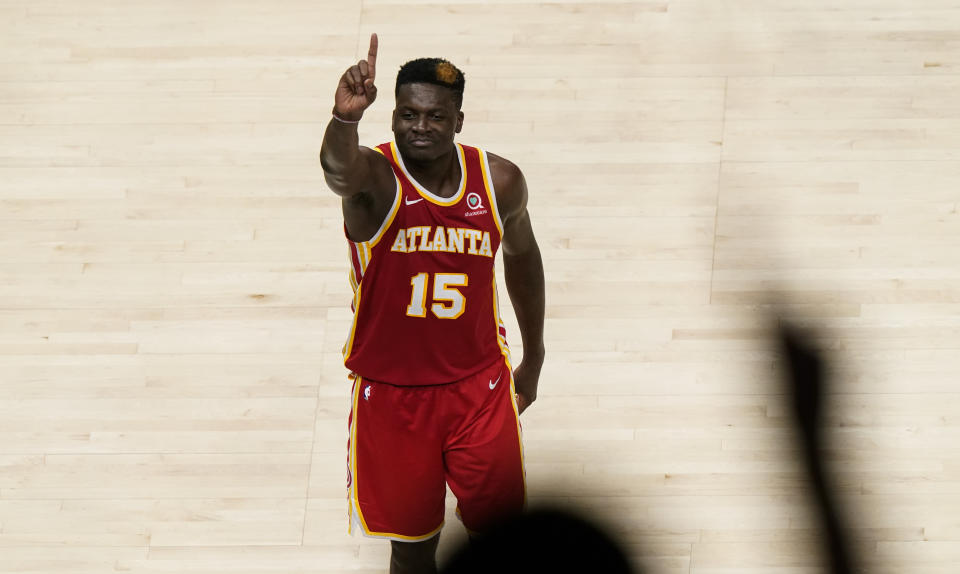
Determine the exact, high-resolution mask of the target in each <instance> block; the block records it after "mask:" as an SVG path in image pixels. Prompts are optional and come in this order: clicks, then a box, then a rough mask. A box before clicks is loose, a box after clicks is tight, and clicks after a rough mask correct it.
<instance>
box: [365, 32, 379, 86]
mask: <svg viewBox="0 0 960 574" xmlns="http://www.w3.org/2000/svg"><path fill="white" fill-rule="evenodd" d="M378 44H379V41H378V40H377V35H376V33H373V34H370V50H369V51H368V52H367V66H369V68H370V79H373V78H375V77H376V76H377V46H378Z"/></svg>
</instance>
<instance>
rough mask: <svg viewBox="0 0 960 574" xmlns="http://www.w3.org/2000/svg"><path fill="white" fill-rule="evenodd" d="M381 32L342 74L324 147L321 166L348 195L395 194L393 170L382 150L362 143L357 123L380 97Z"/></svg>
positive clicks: (343, 194)
mask: <svg viewBox="0 0 960 574" xmlns="http://www.w3.org/2000/svg"><path fill="white" fill-rule="evenodd" d="M376 70H377V35H376V34H372V35H371V36H370V50H369V52H368V53H367V59H366V60H360V61H359V62H358V63H357V64H356V65H354V66H351V67H350V68H349V69H347V71H346V72H344V74H343V76H341V77H340V83H339V85H338V86H337V92H336V94H335V96H334V106H333V117H332V118H331V119H330V123H329V124H327V131H326V132H325V133H324V135H323V144H322V146H321V147H320V165H321V166H322V167H323V176H324V179H325V180H326V182H327V185H328V186H329V187H330V189H331V190H332V191H333V192H334V193H336V194H337V195H339V196H341V197H344V198H352V197H355V196H357V195H360V194H374V195H376V194H377V193H378V192H380V191H381V190H382V191H384V192H387V193H392V191H393V189H394V181H393V172H392V171H391V169H390V166H389V164H388V163H387V161H386V160H385V158H384V157H383V156H381V155H380V154H379V153H377V152H375V151H373V150H371V149H369V148H366V147H361V146H360V140H359V137H358V136H357V124H358V123H359V121H360V118H362V117H363V112H364V110H366V109H367V108H368V107H370V105H371V104H373V101H374V100H375V99H376V98H377V88H376V85H375V84H374V80H375V78H376Z"/></svg>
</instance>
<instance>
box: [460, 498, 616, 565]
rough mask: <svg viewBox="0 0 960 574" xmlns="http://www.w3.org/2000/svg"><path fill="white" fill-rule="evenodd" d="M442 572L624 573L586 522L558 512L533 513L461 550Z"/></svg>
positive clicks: (611, 548) (605, 540) (610, 547)
mask: <svg viewBox="0 0 960 574" xmlns="http://www.w3.org/2000/svg"><path fill="white" fill-rule="evenodd" d="M442 572H443V574H467V573H470V574H473V573H476V574H480V573H483V574H488V573H490V574H512V573H514V572H516V573H517V574H520V573H523V574H534V573H539V572H543V573H548V572H549V573H551V574H552V573H565V572H569V573H571V574H572V573H574V572H577V573H584V574H587V573H594V572H597V573H603V574H627V573H630V572H635V570H632V569H631V568H630V563H629V561H628V560H627V556H626V554H624V552H623V551H622V550H620V548H619V547H618V546H617V545H616V544H615V543H614V542H613V540H612V539H610V538H609V537H608V536H607V535H606V534H605V533H603V532H602V531H601V530H600V529H599V528H597V527H596V526H594V525H592V524H591V523H590V522H589V521H588V520H585V519H583V518H581V517H578V516H577V515H575V514H572V513H570V512H567V511H563V510H552V509H540V510H533V511H531V512H529V513H527V514H524V515H522V516H519V517H517V518H515V519H514V520H511V521H509V522H507V523H505V524H503V525H502V526H501V527H499V528H495V529H493V530H491V531H490V532H489V533H487V534H486V535H484V536H481V537H478V538H476V539H475V541H474V543H472V544H471V545H469V546H467V547H465V548H463V549H461V550H460V552H458V553H457V555H456V556H455V557H454V558H453V559H452V560H451V561H450V564H448V565H447V567H446V568H444V569H443V570H442Z"/></svg>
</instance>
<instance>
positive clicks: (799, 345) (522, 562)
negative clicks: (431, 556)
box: [442, 326, 855, 574]
mask: <svg viewBox="0 0 960 574" xmlns="http://www.w3.org/2000/svg"><path fill="white" fill-rule="evenodd" d="M779 342H780V345H781V348H782V350H783V352H784V363H783V365H784V375H785V379H786V392H787V399H788V400H791V401H792V403H793V412H794V416H795V420H796V423H797V428H798V430H799V437H800V440H801V444H802V456H803V458H804V464H805V466H806V469H807V472H808V474H809V477H810V481H811V484H812V485H813V489H814V494H815V497H816V501H817V507H818V509H819V511H820V518H821V520H822V524H823V529H824V531H825V536H826V542H827V549H828V554H829V556H828V558H829V565H830V566H829V572H831V573H832V574H850V573H852V572H854V571H855V570H854V569H853V560H852V558H851V554H850V551H849V548H848V546H847V544H846V540H845V538H844V531H843V528H842V521H841V519H840V516H839V513H838V510H837V508H836V505H835V504H834V500H833V498H832V497H831V495H830V492H829V488H828V485H827V481H826V478H825V476H824V472H823V467H822V461H821V457H820V452H821V448H822V439H821V436H822V434H821V429H822V427H821V424H820V423H821V412H822V410H821V407H822V400H823V396H824V395H825V394H826V390H827V383H828V381H827V377H826V375H825V368H824V364H823V360H822V358H821V357H820V356H819V355H818V353H817V352H816V351H815V350H814V349H813V346H812V345H811V344H810V343H809V341H808V340H805V339H804V337H803V336H802V334H801V333H800V332H799V331H798V330H797V329H795V328H793V327H790V326H784V327H781V329H780V333H779ZM634 571H635V570H632V569H631V567H630V563H629V561H628V559H627V557H626V554H625V553H624V552H623V550H621V549H620V548H618V547H617V545H616V544H615V543H614V542H613V540H612V539H611V538H609V537H608V536H607V535H606V534H604V533H603V532H602V531H601V530H600V529H599V528H597V527H596V526H594V525H592V524H591V523H590V522H589V521H588V520H586V519H584V518H581V517H578V516H576V515H574V514H571V513H569V512H565V511H563V510H538V511H533V512H530V513H527V514H523V515H520V516H517V517H516V518H514V519H513V520H511V521H509V522H507V523H505V524H503V525H502V526H501V527H500V528H497V529H494V530H493V531H491V532H490V533H489V534H487V535H486V536H485V537H483V538H479V539H477V540H475V542H474V544H471V545H470V546H467V547H465V548H462V549H461V550H460V551H459V552H458V553H457V554H456V555H455V556H454V557H453V559H452V560H451V561H450V564H449V565H448V566H447V568H445V569H444V570H443V571H442V572H443V573H444V574H466V573H481V572H483V573H487V572H491V573H496V574H511V573H514V572H517V573H521V572H522V573H523V574H530V573H541V572H542V573H550V574H559V573H571V574H572V573H574V572H577V573H594V572H596V573H604V574H616V573H621V572H623V573H626V572H634Z"/></svg>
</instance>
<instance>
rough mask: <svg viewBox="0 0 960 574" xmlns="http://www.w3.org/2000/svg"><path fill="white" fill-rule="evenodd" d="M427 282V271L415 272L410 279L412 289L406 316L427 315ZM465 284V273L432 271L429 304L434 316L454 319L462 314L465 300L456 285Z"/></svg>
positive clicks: (464, 285)
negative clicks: (431, 301) (431, 292)
mask: <svg viewBox="0 0 960 574" xmlns="http://www.w3.org/2000/svg"><path fill="white" fill-rule="evenodd" d="M429 282H430V274H429V273H417V274H416V275H414V276H413V278H411V279H410V285H411V286H412V287H413V289H412V293H411V294H410V304H409V305H407V315H408V316H410V317H426V316H427V283H429ZM467 284H468V283H467V275H466V274H465V273H434V274H433V297H432V300H433V304H431V305H430V311H431V312H432V313H433V314H434V316H436V317H437V318H438V319H456V318H457V317H459V316H460V315H463V311H464V310H465V309H466V307H467V300H466V299H465V298H464V296H463V293H461V292H460V290H459V289H457V287H466V286H467Z"/></svg>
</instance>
